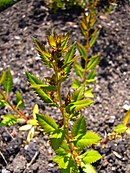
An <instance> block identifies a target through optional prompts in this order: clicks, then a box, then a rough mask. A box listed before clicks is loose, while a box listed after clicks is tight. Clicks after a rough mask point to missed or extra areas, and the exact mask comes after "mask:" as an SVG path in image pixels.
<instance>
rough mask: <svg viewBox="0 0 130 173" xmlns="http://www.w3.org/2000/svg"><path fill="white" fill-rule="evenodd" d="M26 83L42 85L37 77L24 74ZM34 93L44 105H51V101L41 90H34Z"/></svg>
mask: <svg viewBox="0 0 130 173" xmlns="http://www.w3.org/2000/svg"><path fill="white" fill-rule="evenodd" d="M26 75H27V78H28V81H29V82H30V83H31V84H32V85H34V84H35V85H36V84H42V85H44V84H43V83H42V81H41V80H40V79H38V78H37V77H35V76H34V75H32V74H30V73H28V72H26ZM35 92H36V93H37V94H38V96H39V97H40V98H41V99H42V100H43V101H44V102H45V103H53V101H52V99H51V98H50V97H49V96H48V95H47V94H46V92H44V91H43V90H42V89H35Z"/></svg>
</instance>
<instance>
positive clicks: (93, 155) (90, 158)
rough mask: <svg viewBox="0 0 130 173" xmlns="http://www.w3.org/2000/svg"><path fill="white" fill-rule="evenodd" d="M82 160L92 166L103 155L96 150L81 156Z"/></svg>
mask: <svg viewBox="0 0 130 173" xmlns="http://www.w3.org/2000/svg"><path fill="white" fill-rule="evenodd" d="M80 158H81V159H82V161H83V162H84V163H85V164H92V163H94V162H96V161H98V160H100V159H101V158H102V156H101V154H99V152H98V151H96V150H90V151H86V152H85V153H84V154H82V155H80Z"/></svg>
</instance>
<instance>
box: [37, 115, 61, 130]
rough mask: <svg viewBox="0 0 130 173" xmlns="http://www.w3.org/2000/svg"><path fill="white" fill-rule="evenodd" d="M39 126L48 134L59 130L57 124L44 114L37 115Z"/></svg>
mask: <svg viewBox="0 0 130 173" xmlns="http://www.w3.org/2000/svg"><path fill="white" fill-rule="evenodd" d="M36 117H37V121H38V123H39V125H40V126H41V127H42V128H43V129H44V131H45V132H46V133H50V132H54V130H56V129H57V128H58V125H57V123H56V122H55V120H54V119H53V118H51V117H50V116H48V115H44V114H36Z"/></svg>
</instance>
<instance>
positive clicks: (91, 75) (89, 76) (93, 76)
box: [87, 70, 96, 80]
mask: <svg viewBox="0 0 130 173" xmlns="http://www.w3.org/2000/svg"><path fill="white" fill-rule="evenodd" d="M95 76H96V70H92V71H91V72H90V73H89V74H88V75H87V80H94V78H95Z"/></svg>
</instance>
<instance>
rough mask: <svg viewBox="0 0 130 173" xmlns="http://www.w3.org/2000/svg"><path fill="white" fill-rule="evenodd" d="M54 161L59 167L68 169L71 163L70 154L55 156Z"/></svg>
mask: <svg viewBox="0 0 130 173" xmlns="http://www.w3.org/2000/svg"><path fill="white" fill-rule="evenodd" d="M53 161H54V162H56V163H57V164H58V167H59V168H60V169H66V168H67V167H68V164H69V155H64V156H59V155H57V156H55V157H54V158H53Z"/></svg>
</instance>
